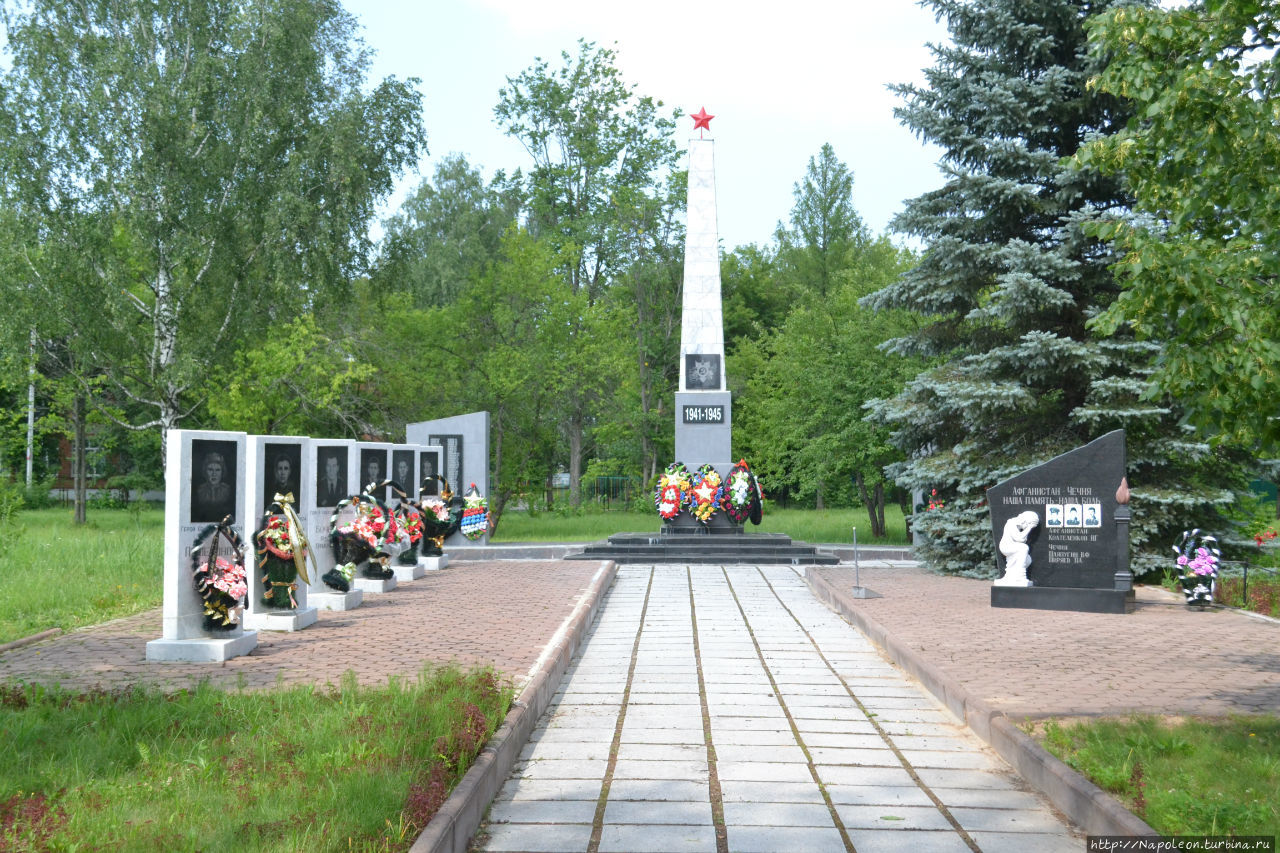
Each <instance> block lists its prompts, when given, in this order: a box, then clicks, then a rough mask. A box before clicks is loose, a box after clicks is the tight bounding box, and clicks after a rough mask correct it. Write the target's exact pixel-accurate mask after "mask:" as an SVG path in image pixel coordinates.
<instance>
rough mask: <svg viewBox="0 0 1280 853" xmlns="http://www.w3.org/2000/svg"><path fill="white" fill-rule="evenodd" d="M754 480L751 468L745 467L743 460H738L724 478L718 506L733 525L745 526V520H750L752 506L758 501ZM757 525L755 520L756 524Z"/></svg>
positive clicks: (745, 462) (757, 522) (745, 463)
mask: <svg viewBox="0 0 1280 853" xmlns="http://www.w3.org/2000/svg"><path fill="white" fill-rule="evenodd" d="M755 480H756V478H755V475H754V474H752V473H751V466H749V465H747V460H745V459H739V460H738V464H737V465H734V466H733V468H732V469H731V470H730V471H729V476H728V477H727V478H725V483H724V496H723V497H722V498H721V499H720V505H721V506H722V507H723V508H724V511H725V514H726V515H728V516H729V518H731V519H733V521H734V523H735V524H746V523H747V519H749V518H751V507H752V504H754V503H755V502H756V501H758V500H759V491H758V489H757V486H756V482H755ZM759 523H760V522H759V520H758V519H757V521H756V524H759Z"/></svg>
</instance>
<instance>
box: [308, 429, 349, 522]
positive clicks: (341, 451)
mask: <svg viewBox="0 0 1280 853" xmlns="http://www.w3.org/2000/svg"><path fill="white" fill-rule="evenodd" d="M349 497H351V489H350V488H348V487H347V448H346V446H344V445H341V444H336V445H335V444H331V445H327V446H321V447H317V448H316V506H317V507H331V506H337V505H338V504H339V503H341V502H342V501H344V500H346V499H347V498H349Z"/></svg>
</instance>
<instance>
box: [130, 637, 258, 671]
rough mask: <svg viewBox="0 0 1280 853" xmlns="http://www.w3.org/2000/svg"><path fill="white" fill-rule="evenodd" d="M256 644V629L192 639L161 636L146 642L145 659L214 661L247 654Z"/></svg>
mask: <svg viewBox="0 0 1280 853" xmlns="http://www.w3.org/2000/svg"><path fill="white" fill-rule="evenodd" d="M257 645H258V632H257V631H243V632H242V633H239V634H237V635H236V636H233V637H217V638H215V637H199V638H196V639H193V640H166V639H164V638H161V639H159V640H151V641H150V642H148V643H147V660H149V661H195V662H197V663H216V662H218V661H225V660H230V659H231V658H235V657H239V656H240V655H247V654H249V652H251V651H253V650H254V649H255V648H256V647H257Z"/></svg>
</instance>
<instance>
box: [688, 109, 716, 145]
mask: <svg viewBox="0 0 1280 853" xmlns="http://www.w3.org/2000/svg"><path fill="white" fill-rule="evenodd" d="M689 118H691V119H693V129H694V130H696V131H698V138H699V139H701V138H702V129H703V128H706V129H707V130H710V129H711V120H712V119H713V118H715V116H713V115H707V108H706V107H699V108H698V111H697V112H696V113H690V114H689Z"/></svg>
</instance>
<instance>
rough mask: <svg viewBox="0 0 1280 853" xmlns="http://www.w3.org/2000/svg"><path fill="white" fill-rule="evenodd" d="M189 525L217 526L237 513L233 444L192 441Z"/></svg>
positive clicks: (203, 440)
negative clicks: (204, 524) (205, 524)
mask: <svg viewBox="0 0 1280 853" xmlns="http://www.w3.org/2000/svg"><path fill="white" fill-rule="evenodd" d="M191 462H192V465H191V485H190V488H191V522H192V523H193V524H198V523H204V522H207V523H211V524H212V523H217V522H219V521H222V519H223V518H225V517H227V516H228V515H234V514H235V511H236V462H237V459H236V443H235V442H234V441H214V440H211V439H201V438H195V439H192V440H191Z"/></svg>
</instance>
